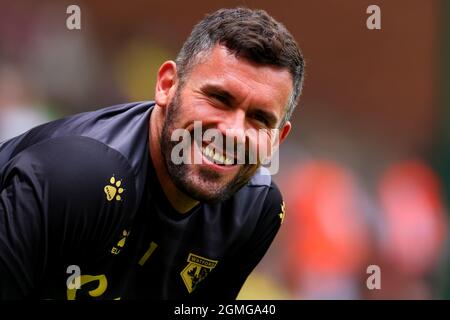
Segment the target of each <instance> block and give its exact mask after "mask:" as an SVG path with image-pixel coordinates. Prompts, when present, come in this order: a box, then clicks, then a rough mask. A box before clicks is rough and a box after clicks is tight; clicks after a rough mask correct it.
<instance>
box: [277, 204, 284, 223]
mask: <svg viewBox="0 0 450 320" xmlns="http://www.w3.org/2000/svg"><path fill="white" fill-rule="evenodd" d="M285 215H286V207H285V204H284V201H283V203H282V204H281V212H280V213H279V214H278V216H279V217H280V219H281V223H283V221H284V216H285Z"/></svg>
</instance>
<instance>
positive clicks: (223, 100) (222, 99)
mask: <svg viewBox="0 0 450 320" xmlns="http://www.w3.org/2000/svg"><path fill="white" fill-rule="evenodd" d="M209 96H210V97H211V98H213V99H214V100H217V101H219V102H221V103H227V98H225V97H224V96H222V95H220V94H217V93H211V94H209Z"/></svg>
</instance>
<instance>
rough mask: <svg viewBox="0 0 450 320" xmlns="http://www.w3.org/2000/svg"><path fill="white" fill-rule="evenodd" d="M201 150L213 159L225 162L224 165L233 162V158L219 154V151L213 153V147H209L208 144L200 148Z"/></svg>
mask: <svg viewBox="0 0 450 320" xmlns="http://www.w3.org/2000/svg"><path fill="white" fill-rule="evenodd" d="M202 152H203V154H204V155H205V156H207V157H209V158H211V159H213V160H214V161H217V162H219V163H221V164H225V165H231V164H233V162H234V161H233V159H230V158H228V157H226V156H223V155H221V154H220V153H215V152H214V149H213V148H211V147H210V146H207V147H206V148H203V149H202Z"/></svg>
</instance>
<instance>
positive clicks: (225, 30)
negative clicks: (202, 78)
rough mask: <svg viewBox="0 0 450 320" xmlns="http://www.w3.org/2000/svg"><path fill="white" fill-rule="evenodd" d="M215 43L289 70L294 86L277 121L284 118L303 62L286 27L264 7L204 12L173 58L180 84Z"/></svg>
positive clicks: (291, 106) (291, 107)
mask: <svg viewBox="0 0 450 320" xmlns="http://www.w3.org/2000/svg"><path fill="white" fill-rule="evenodd" d="M216 44H220V45H224V46H225V47H226V48H227V49H228V50H229V51H230V52H231V53H233V54H235V55H236V56H238V57H242V58H245V59H248V60H250V61H253V62H256V63H259V64H265V65H274V66H278V67H282V68H287V69H288V70H289V72H290V73H291V75H292V79H293V88H294V89H293V92H292V94H291V97H290V99H289V104H288V106H287V110H286V113H285V116H284V118H283V121H282V122H281V123H282V124H284V123H285V122H286V121H288V120H289V119H290V117H291V115H292V112H293V111H294V108H295V106H296V105H297V101H298V97H299V96H300V93H301V90H302V84H303V77H304V76H303V74H304V71H303V69H304V61H303V57H302V54H301V52H300V50H299V48H298V46H297V43H296V42H295V40H294V38H293V37H292V35H291V34H290V33H289V31H288V30H287V29H286V27H285V26H284V25H283V24H281V23H280V22H278V21H276V20H275V19H274V18H272V17H271V16H270V15H269V14H267V12H266V11H264V10H251V9H247V8H235V9H220V10H218V11H216V12H214V13H211V14H209V15H207V16H206V17H205V18H204V19H203V20H202V21H200V22H199V23H198V24H197V25H195V27H194V28H193V30H192V32H191V34H190V36H189V38H188V39H187V40H186V42H185V43H184V45H183V47H182V48H181V50H180V52H179V54H178V56H177V58H176V63H177V70H178V71H177V72H178V77H179V79H180V83H181V85H182V84H183V81H184V79H185V76H186V75H187V74H188V73H189V72H190V70H191V69H192V67H193V66H195V64H196V63H198V62H199V59H200V58H201V57H203V56H204V53H208V52H209V51H210V50H211V49H212V48H213V47H214V46H215V45H216Z"/></svg>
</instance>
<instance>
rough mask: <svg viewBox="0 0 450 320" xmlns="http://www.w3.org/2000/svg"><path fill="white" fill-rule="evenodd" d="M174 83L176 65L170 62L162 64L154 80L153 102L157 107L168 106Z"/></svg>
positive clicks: (175, 80)
mask: <svg viewBox="0 0 450 320" xmlns="http://www.w3.org/2000/svg"><path fill="white" fill-rule="evenodd" d="M176 82H177V65H176V64H175V62H174V61H171V60H169V61H166V62H164V63H163V64H162V65H161V67H160V68H159V71H158V77H157V79H156V90H155V102H156V104H157V105H159V106H160V107H165V106H166V105H167V104H168V102H169V101H170V96H171V94H172V91H173V90H174V89H175V85H176Z"/></svg>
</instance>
